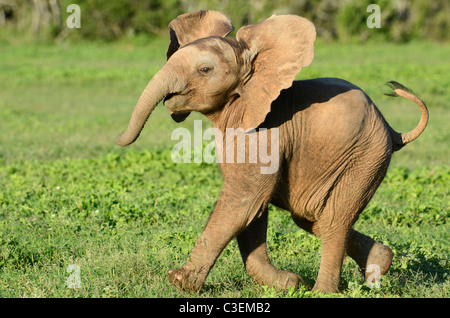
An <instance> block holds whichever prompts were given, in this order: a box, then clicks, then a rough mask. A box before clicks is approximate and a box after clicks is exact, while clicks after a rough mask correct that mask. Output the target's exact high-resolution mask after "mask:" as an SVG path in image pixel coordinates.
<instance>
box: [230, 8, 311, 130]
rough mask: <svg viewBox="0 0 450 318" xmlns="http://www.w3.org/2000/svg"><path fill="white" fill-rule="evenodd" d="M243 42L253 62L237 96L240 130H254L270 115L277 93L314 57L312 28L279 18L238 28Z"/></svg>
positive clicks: (289, 18)
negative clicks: (240, 108)
mask: <svg viewBox="0 0 450 318" xmlns="http://www.w3.org/2000/svg"><path fill="white" fill-rule="evenodd" d="M236 38H237V40H238V41H241V42H245V44H246V46H247V47H248V49H249V52H251V53H250V54H247V56H249V57H250V59H253V61H252V62H253V74H252V75H251V77H250V79H249V80H248V81H247V83H245V85H244V88H243V93H242V95H241V98H242V104H243V107H244V108H245V109H244V115H243V117H242V119H241V127H242V128H244V129H245V130H247V129H251V128H257V127H258V126H259V125H260V124H261V123H263V122H264V120H265V118H266V116H267V114H268V113H269V112H270V109H271V104H272V102H273V101H274V100H275V99H276V98H277V97H278V96H279V95H280V92H281V90H283V89H286V88H289V87H291V86H292V82H293V81H294V80H295V76H296V75H297V74H298V73H299V72H300V70H301V69H302V67H305V66H308V65H309V64H310V63H311V62H312V60H313V58H314V40H315V38H316V29H315V27H314V25H313V24H312V22H311V21H309V20H307V19H305V18H302V17H299V16H295V15H280V16H275V15H274V16H272V17H270V18H269V19H267V20H265V21H263V22H260V23H257V24H254V25H249V26H245V27H242V28H241V29H239V31H238V32H237V34H236Z"/></svg>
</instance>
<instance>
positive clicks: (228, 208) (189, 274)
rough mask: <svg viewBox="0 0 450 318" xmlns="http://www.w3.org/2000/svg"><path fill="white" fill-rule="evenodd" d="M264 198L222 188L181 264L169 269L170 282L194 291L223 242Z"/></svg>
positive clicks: (252, 215)
mask: <svg viewBox="0 0 450 318" xmlns="http://www.w3.org/2000/svg"><path fill="white" fill-rule="evenodd" d="M267 202H268V198H267V199H266V200H264V199H263V198H260V199H258V198H256V199H255V198H254V197H251V196H250V195H245V194H243V192H242V191H241V192H240V195H239V191H238V192H236V190H235V189H234V190H233V191H231V190H227V189H224V190H223V191H222V193H221V196H220V198H219V200H218V201H217V203H216V206H215V207H214V210H213V212H212V213H211V216H210V218H209V220H208V223H207V224H206V227H205V229H204V230H203V232H202V234H201V235H200V237H199V239H198V240H197V242H196V243H195V246H194V248H193V250H192V252H191V256H190V258H189V261H188V262H187V263H186V265H185V266H183V267H182V268H178V269H173V270H171V271H169V280H170V282H171V283H172V284H173V285H174V286H176V287H177V288H179V289H182V290H191V291H194V292H198V291H199V290H200V289H201V288H202V287H203V283H204V282H205V280H206V277H207V275H208V273H209V271H210V269H211V267H212V266H213V265H214V263H215V261H216V259H217V257H218V256H219V255H220V253H221V252H222V250H223V249H224V248H225V247H226V246H227V244H228V243H229V242H230V241H231V239H233V238H234V237H235V236H236V235H238V234H239V233H240V232H241V231H242V230H243V229H245V228H246V227H247V226H248V225H249V224H250V222H251V221H252V220H253V219H254V218H255V216H257V214H258V212H260V211H261V207H262V206H264V205H266V206H267Z"/></svg>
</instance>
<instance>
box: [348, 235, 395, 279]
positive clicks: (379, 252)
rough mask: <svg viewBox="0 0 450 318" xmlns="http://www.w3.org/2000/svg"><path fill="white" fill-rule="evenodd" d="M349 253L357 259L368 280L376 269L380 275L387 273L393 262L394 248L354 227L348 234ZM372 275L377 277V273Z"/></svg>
mask: <svg viewBox="0 0 450 318" xmlns="http://www.w3.org/2000/svg"><path fill="white" fill-rule="evenodd" d="M347 254H348V255H349V256H350V257H351V258H353V259H354V260H355V261H356V263H357V264H358V266H359V267H360V268H361V271H362V272H363V273H364V276H365V278H366V280H367V279H369V277H370V276H371V275H372V273H373V271H374V270H375V272H376V273H378V274H379V275H384V274H386V272H387V271H388V269H389V267H390V266H391V262H392V250H391V249H390V248H389V247H387V246H386V245H383V244H381V243H378V242H376V241H374V240H373V239H372V238H371V237H369V236H366V235H364V234H361V233H359V232H357V231H355V230H353V229H350V232H349V235H348V241H347ZM374 265H375V266H378V267H374ZM372 277H374V278H376V275H372Z"/></svg>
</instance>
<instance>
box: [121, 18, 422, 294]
mask: <svg viewBox="0 0 450 318" xmlns="http://www.w3.org/2000/svg"><path fill="white" fill-rule="evenodd" d="M169 27H170V35H171V43H170V46H169V50H168V52H167V57H168V61H167V63H166V64H165V65H164V67H163V68H162V69H161V70H160V71H159V72H158V73H157V74H156V75H155V76H154V78H153V79H152V80H151V81H150V82H149V84H148V86H147V87H146V88H145V90H144V92H143V93H142V96H141V97H140V99H139V101H138V103H137V105H136V107H135V109H134V112H133V114H132V117H131V120H130V123H129V126H128V129H127V130H126V131H125V133H124V134H123V135H121V136H119V137H118V138H117V141H116V142H117V144H118V145H120V146H126V145H128V144H130V143H132V142H134V141H135V140H136V138H137V137H138V136H139V133H140V132H141V130H142V128H143V126H144V124H145V122H146V120H147V118H148V117H149V115H150V113H151V112H152V110H153V109H154V108H155V107H156V105H158V103H159V102H160V101H161V100H163V99H165V102H164V105H165V106H166V108H167V109H168V110H169V111H170V112H171V114H172V117H173V119H174V120H176V121H182V120H184V119H185V118H186V117H187V116H188V115H189V113H190V112H191V111H198V112H201V113H203V114H204V115H205V116H206V117H208V118H209V119H210V120H211V121H212V122H213V124H214V127H216V128H217V129H219V130H220V131H221V132H222V133H223V134H222V135H223V136H225V135H226V134H225V131H226V128H238V127H241V128H244V129H250V128H267V129H268V130H267V131H268V135H269V136H270V134H271V133H272V130H273V129H278V132H279V143H278V144H277V145H276V146H277V147H278V150H279V163H278V164H279V169H278V170H277V171H276V172H275V173H273V174H262V173H261V169H260V168H261V167H263V166H265V163H262V162H259V161H258V162H256V163H249V160H248V158H247V161H246V162H247V163H221V164H220V167H221V170H222V174H223V183H224V185H223V189H222V192H221V194H220V197H219V199H218V201H217V203H216V205H215V207H214V210H213V211H212V214H211V216H210V218H209V220H208V222H207V224H206V227H205V229H204V231H203V233H202V234H201V236H200V238H199V239H198V241H197V242H196V244H195V246H194V248H193V251H192V253H191V256H190V259H189V261H188V262H187V264H186V265H185V266H183V267H182V268H179V269H174V270H171V271H170V272H169V280H170V282H171V283H172V284H173V285H175V286H177V287H178V288H180V289H183V290H192V291H198V290H200V289H201V288H202V286H203V284H204V282H205V279H206V277H207V275H208V272H209V271H210V269H211V267H212V266H213V265H214V262H215V261H216V259H217V257H218V256H219V254H220V253H221V251H222V250H223V249H224V248H225V246H226V245H227V244H228V243H229V242H230V240H231V239H233V238H234V237H237V241H238V244H239V249H240V252H241V255H242V259H243V261H244V264H245V268H246V269H247V271H248V273H249V274H250V275H251V276H252V277H253V278H254V279H255V280H256V281H258V282H259V283H261V284H264V285H269V286H274V287H276V288H277V289H287V288H290V287H297V286H298V284H299V283H300V282H302V280H301V278H300V277H299V276H298V275H296V274H294V273H291V272H287V271H282V270H279V269H277V268H275V267H274V266H273V265H272V264H271V263H270V261H269V257H268V255H267V248H266V233H267V217H268V212H267V207H268V205H269V203H271V204H274V205H276V206H278V207H280V208H282V209H285V210H287V211H289V212H290V213H291V215H292V218H293V220H294V221H295V223H296V224H297V225H298V226H299V227H301V228H303V229H305V230H306V231H308V232H310V233H312V234H314V235H316V236H318V237H319V238H320V239H321V242H322V250H321V253H322V254H321V263H320V270H319V274H318V277H317V281H316V283H315V285H314V288H313V290H320V291H324V292H337V291H338V286H339V281H340V274H341V266H342V262H343V259H344V256H345V254H348V255H349V256H350V257H352V258H353V259H354V260H355V261H356V263H357V264H358V265H359V266H360V268H361V269H362V271H363V273H365V275H366V278H368V277H369V276H370V274H371V272H369V271H367V272H366V268H368V267H369V265H372V264H375V265H378V266H379V269H380V270H379V272H380V274H384V273H386V272H387V270H388V269H389V266H390V264H391V261H392V252H391V250H390V249H389V247H387V246H385V245H383V244H380V243H377V242H375V241H374V240H373V239H371V238H370V237H368V236H366V235H364V234H361V233H359V232H357V231H355V230H354V229H352V225H353V224H354V222H355V221H356V220H357V218H358V215H359V214H360V213H361V211H362V210H363V209H364V207H365V206H366V205H367V203H368V202H369V200H370V199H371V197H372V196H373V194H374V193H375V190H376V189H377V187H378V185H379V184H380V182H381V181H382V180H383V178H384V176H385V174H386V170H387V168H388V165H389V161H390V158H391V155H392V153H393V152H394V151H396V150H399V149H400V148H402V147H403V146H404V145H405V144H407V143H408V142H411V141H413V140H414V139H415V138H417V137H418V136H419V135H420V134H421V133H422V131H423V130H424V128H425V126H426V123H427V120H428V112H427V109H426V107H425V105H424V103H423V102H422V101H421V100H420V99H419V98H418V97H416V96H415V95H414V94H413V93H411V92H410V91H408V90H407V89H406V88H405V87H403V86H401V85H400V84H398V83H395V82H392V87H393V88H394V94H395V95H400V96H402V97H405V98H407V99H410V100H412V101H414V102H416V103H417V104H418V105H419V107H420V109H421V111H422V118H421V121H420V123H419V125H418V126H417V127H416V128H414V129H413V130H412V131H410V132H409V133H405V134H401V133H397V132H395V131H394V130H393V129H392V128H391V127H390V126H389V125H388V124H387V122H386V121H385V120H384V118H383V117H382V115H381V114H380V112H379V111H378V110H377V108H376V107H375V105H374V104H373V102H372V101H371V100H370V98H369V97H368V96H367V95H366V94H365V93H364V92H363V91H362V90H361V89H359V88H358V87H356V86H355V85H353V84H351V83H349V82H347V81H344V80H341V79H337V78H318V79H313V80H305V81H294V79H295V76H296V75H297V73H298V72H299V71H300V70H301V68H302V67H305V66H307V65H309V64H310V63H311V61H312V59H313V42H314V39H315V29H314V26H313V25H312V23H311V22H309V21H308V20H306V19H304V18H301V17H297V16H273V17H271V18H269V19H267V20H265V21H263V22H261V23H258V24H255V25H250V26H246V27H243V28H241V29H240V30H239V31H238V33H237V36H236V39H232V38H228V37H226V35H227V34H228V33H229V32H231V31H232V30H233V27H232V25H231V23H230V22H229V20H228V19H227V18H226V17H225V16H223V15H222V14H220V13H218V12H214V11H200V12H194V13H190V14H186V15H182V16H180V17H178V18H177V19H175V20H174V21H172V22H171V24H170V25H169ZM249 134H260V132H259V131H253V132H250V133H249ZM224 138H225V137H224ZM216 141H217V139H216ZM223 142H224V145H225V144H226V142H227V140H223ZM228 142H236V141H235V140H232V141H230V140H228ZM268 142H269V144H270V143H271V140H270V138H268ZM268 149H271V145H268ZM224 155H225V154H224ZM248 155H249V152H248V149H247V151H246V156H247V157H248Z"/></svg>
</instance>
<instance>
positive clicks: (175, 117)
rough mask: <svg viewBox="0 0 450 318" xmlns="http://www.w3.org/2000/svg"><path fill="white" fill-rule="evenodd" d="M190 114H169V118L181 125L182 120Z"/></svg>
mask: <svg viewBox="0 0 450 318" xmlns="http://www.w3.org/2000/svg"><path fill="white" fill-rule="evenodd" d="M190 113H191V112H178V113H171V114H170V116H172V119H173V120H174V121H175V122H177V123H181V122H182V121H183V120H185V119H186V118H187V116H189V114H190Z"/></svg>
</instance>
